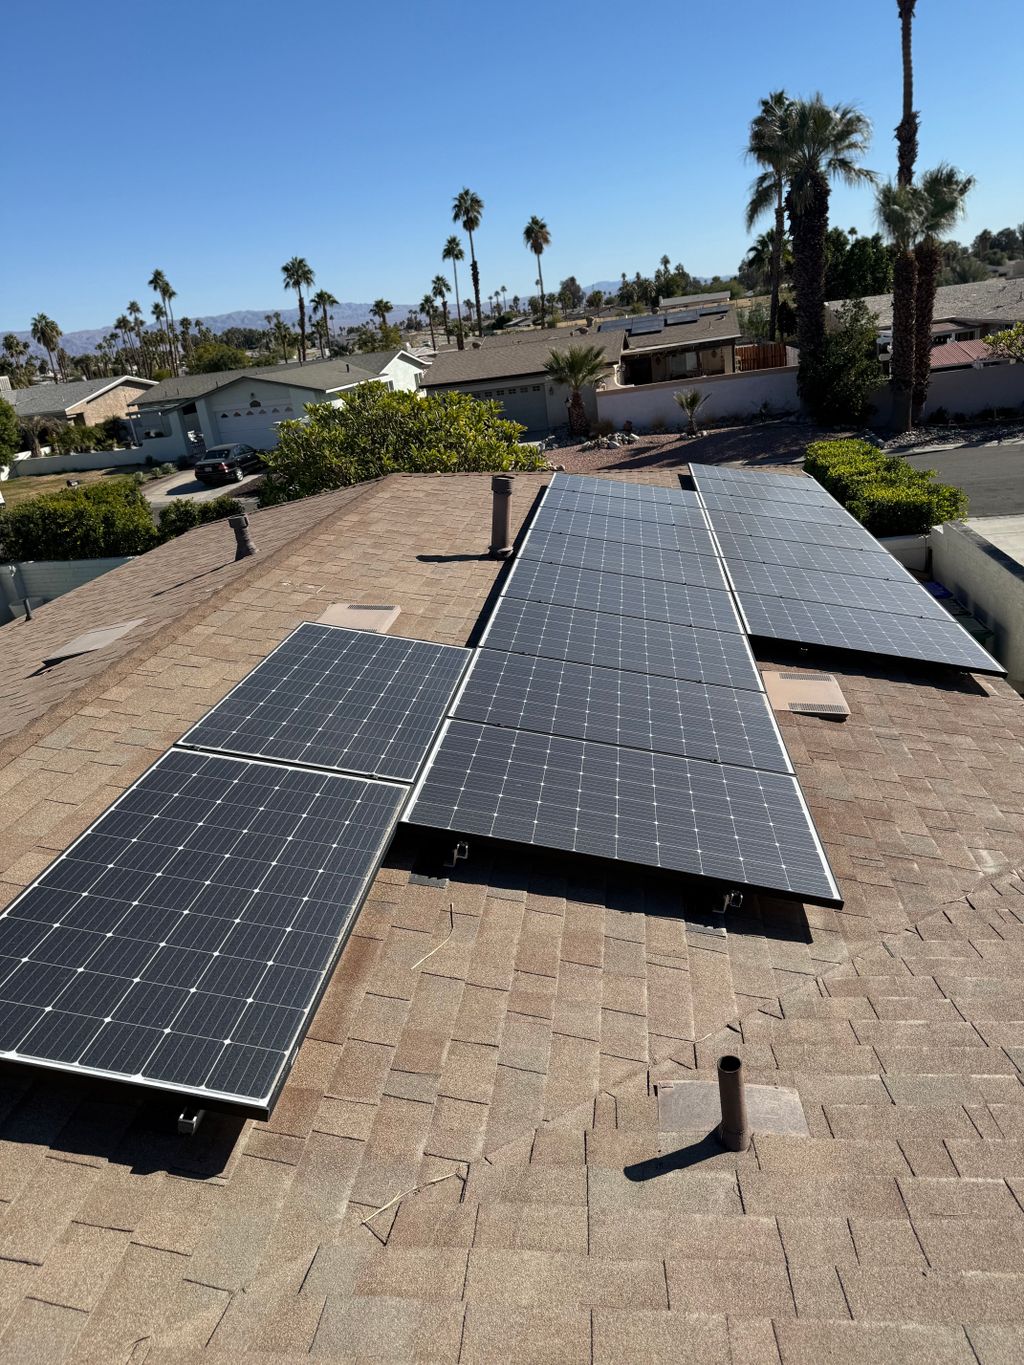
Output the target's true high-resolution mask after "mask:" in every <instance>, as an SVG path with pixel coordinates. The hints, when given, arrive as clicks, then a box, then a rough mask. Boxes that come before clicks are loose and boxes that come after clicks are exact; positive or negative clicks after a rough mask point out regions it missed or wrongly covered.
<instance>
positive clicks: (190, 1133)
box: [178, 1109, 206, 1137]
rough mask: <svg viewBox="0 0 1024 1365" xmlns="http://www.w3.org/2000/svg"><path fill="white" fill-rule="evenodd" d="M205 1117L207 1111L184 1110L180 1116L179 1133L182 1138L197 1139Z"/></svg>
mask: <svg viewBox="0 0 1024 1365" xmlns="http://www.w3.org/2000/svg"><path fill="white" fill-rule="evenodd" d="M205 1116H206V1110H205V1109H183V1110H182V1111H181V1113H180V1114H179V1115H178V1132H179V1133H180V1134H181V1135H182V1137H195V1135H196V1133H197V1132H198V1130H199V1125H200V1124H201V1123H202V1121H203V1119H204V1118H205Z"/></svg>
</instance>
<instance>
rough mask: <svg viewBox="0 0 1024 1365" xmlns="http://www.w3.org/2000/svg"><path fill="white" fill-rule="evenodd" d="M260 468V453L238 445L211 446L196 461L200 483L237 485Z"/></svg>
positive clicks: (196, 472) (250, 447)
mask: <svg viewBox="0 0 1024 1365" xmlns="http://www.w3.org/2000/svg"><path fill="white" fill-rule="evenodd" d="M259 468H260V452H259V451H258V450H253V448H252V446H245V445H239V444H237V443H235V444H232V445H223V446H210V448H209V450H207V451H206V453H205V454H204V455H203V456H202V458H201V459H199V460H197V461H196V469H195V474H196V478H197V479H198V480H199V482H200V483H237V482H238V481H239V479H241V478H243V477H244V476H245V475H246V474H251V473H252V471H253V470H255V469H259Z"/></svg>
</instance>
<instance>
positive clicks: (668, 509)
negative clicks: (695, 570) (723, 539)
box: [542, 488, 706, 526]
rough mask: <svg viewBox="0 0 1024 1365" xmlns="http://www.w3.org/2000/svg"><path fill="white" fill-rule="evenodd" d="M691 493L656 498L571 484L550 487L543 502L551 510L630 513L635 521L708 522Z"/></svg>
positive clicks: (562, 511) (666, 522)
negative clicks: (673, 498)
mask: <svg viewBox="0 0 1024 1365" xmlns="http://www.w3.org/2000/svg"><path fill="white" fill-rule="evenodd" d="M689 497H690V501H689V502H684V501H682V499H680V500H679V501H678V502H653V501H641V499H639V498H617V497H615V496H613V495H605V494H601V493H589V492H583V491H582V490H579V491H577V490H576V489H573V488H569V489H562V490H558V489H555V490H549V491H548V492H547V493H546V494H545V496H544V502H543V504H542V505H543V507H544V509H545V511H546V512H548V513H550V512H552V511H554V510H555V509H557V510H558V511H559V512H561V513H577V512H585V513H596V514H597V515H598V516H601V517H628V518H631V519H633V520H635V521H646V522H662V523H665V524H667V525H676V526H704V525H705V524H706V523H705V521H704V516H703V514H702V512H701V509H700V503H699V501H698V499H697V495H696V493H691V494H690V495H689Z"/></svg>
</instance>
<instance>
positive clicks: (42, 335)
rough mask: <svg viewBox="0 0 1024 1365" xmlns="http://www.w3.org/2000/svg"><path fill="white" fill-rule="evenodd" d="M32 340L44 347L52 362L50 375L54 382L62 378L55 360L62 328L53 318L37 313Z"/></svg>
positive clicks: (33, 324)
mask: <svg viewBox="0 0 1024 1365" xmlns="http://www.w3.org/2000/svg"><path fill="white" fill-rule="evenodd" d="M31 326H32V340H33V341H34V342H35V343H36V345H37V346H42V348H43V350H44V351H45V352H46V355H47V359H48V360H49V362H50V373H51V374H52V375H53V378H54V382H56V381H57V380H58V379H59V378H60V377H61V376H60V375H59V374H58V371H57V365H56V363H55V360H54V355H55V352H56V351H57V348H58V345H59V343H60V339H61V337H62V335H63V333H62V332H61V330H60V328H59V327H58V326H57V324H56V323H55V322H54V320H53V318H51V317H47V315H46V314H45V313H37V314H36V316H35V317H34V318H33V319H32V324H31Z"/></svg>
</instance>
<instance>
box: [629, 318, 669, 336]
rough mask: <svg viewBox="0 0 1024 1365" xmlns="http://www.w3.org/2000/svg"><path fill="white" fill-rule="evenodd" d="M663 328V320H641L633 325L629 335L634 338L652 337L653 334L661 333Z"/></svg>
mask: <svg viewBox="0 0 1024 1365" xmlns="http://www.w3.org/2000/svg"><path fill="white" fill-rule="evenodd" d="M664 326H665V319H664V318H641V319H639V320H638V321H636V322H634V323H633V325H632V326H631V327H630V329H629V333H630V336H635V337H642V336H652V335H653V334H654V333H655V332H660V331H662V330H663V329H664Z"/></svg>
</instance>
